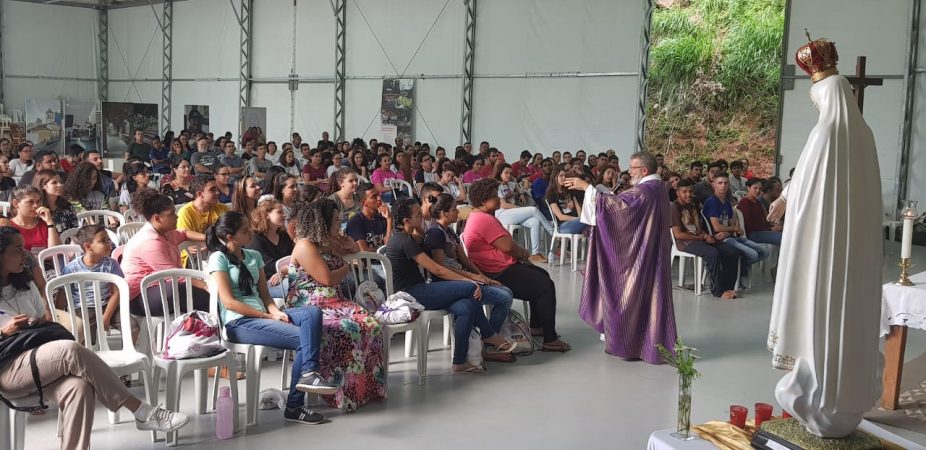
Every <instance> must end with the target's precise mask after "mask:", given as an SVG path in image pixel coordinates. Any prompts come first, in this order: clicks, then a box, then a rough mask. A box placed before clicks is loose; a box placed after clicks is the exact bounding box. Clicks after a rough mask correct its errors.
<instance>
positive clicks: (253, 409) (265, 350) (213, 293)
mask: <svg viewBox="0 0 926 450" xmlns="http://www.w3.org/2000/svg"><path fill="white" fill-rule="evenodd" d="M209 314H212V315H213V316H215V317H217V318H218V319H219V337H220V339H221V340H222V345H223V346H225V348H226V349H228V350H229V351H230V352H234V353H240V354H242V355H244V356H245V367H246V369H245V374H246V377H245V395H244V405H245V411H246V413H245V415H246V417H247V426H249V427H250V426H253V425H257V407H258V406H259V404H260V375H261V372H260V365H261V362H263V359H264V356H265V355H268V354H270V353H274V352H279V351H282V352H283V368H282V370H281V372H282V373H283V375H282V378H283V386H282V390H283V391H284V392H285V391H286V374H287V372H289V370H287V369H288V367H289V354H290V353H291V351H290V350H284V349H281V348H276V347H270V346H266V345H255V344H242V343H238V342H231V341H229V340H228V336H227V335H226V333H225V323H224V322H223V321H222V314H221V313H220V311H219V295H218V288H217V287H216V285H215V282H214V280H212V277H210V279H209ZM232 373H233V372H232V371H231V369H229V378H231V377H232V376H234V375H231V374H232ZM217 375H218V374H217ZM219 378H220V377H219V376H216V377H215V381H214V382H213V389H212V404H213V406H214V405H215V402H216V397H217V396H218V393H219V383H218V380H219Z"/></svg>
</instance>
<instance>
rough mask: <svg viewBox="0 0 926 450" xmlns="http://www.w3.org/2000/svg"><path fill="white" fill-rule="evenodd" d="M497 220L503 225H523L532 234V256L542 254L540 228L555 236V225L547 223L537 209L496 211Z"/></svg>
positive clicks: (530, 207) (527, 207) (528, 207)
mask: <svg viewBox="0 0 926 450" xmlns="http://www.w3.org/2000/svg"><path fill="white" fill-rule="evenodd" d="M495 218H497V219H498V221H499V222H501V223H502V225H521V226H522V227H525V228H527V229H528V230H530V232H531V248H530V251H531V254H532V255H539V254H541V253H540V252H541V246H542V245H541V244H542V243H543V241H542V240H541V238H540V228H541V227H543V228H544V229H545V230H547V233H550V234H551V235H552V234H553V225H551V224H550V222H548V221H547V219H546V218H545V217H543V214H541V213H540V210H538V209H537V208H536V207H533V206H525V207H522V208H511V209H499V210H497V211H495Z"/></svg>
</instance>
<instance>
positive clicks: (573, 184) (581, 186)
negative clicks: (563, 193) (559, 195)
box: [563, 178, 588, 191]
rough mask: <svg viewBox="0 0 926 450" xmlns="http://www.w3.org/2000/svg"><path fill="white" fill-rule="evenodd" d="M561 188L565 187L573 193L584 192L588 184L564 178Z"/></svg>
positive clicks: (575, 179)
mask: <svg viewBox="0 0 926 450" xmlns="http://www.w3.org/2000/svg"><path fill="white" fill-rule="evenodd" d="M563 186H566V187H567V188H569V189H572V190H574V191H584V190H585V188H587V187H588V183H587V182H586V181H585V180H583V179H581V178H566V181H565V182H564V183H563Z"/></svg>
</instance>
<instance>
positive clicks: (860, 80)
mask: <svg viewBox="0 0 926 450" xmlns="http://www.w3.org/2000/svg"><path fill="white" fill-rule="evenodd" d="M866 59H867V58H866V57H864V56H859V57H858V59H857V60H856V61H857V62H856V63H855V76H851V77H846V79H847V80H849V83H851V84H852V91H854V92H855V99H856V100H858V110H859V111H864V108H865V88H866V87H868V86H881V85H883V84H884V78H871V77H867V76H865V61H866Z"/></svg>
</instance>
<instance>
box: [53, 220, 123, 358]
mask: <svg viewBox="0 0 926 450" xmlns="http://www.w3.org/2000/svg"><path fill="white" fill-rule="evenodd" d="M74 240H75V241H76V242H77V245H80V248H81V249H82V250H83V252H84V253H83V254H82V255H78V256H77V257H76V258H74V260H73V261H71V262H69V263H68V264H67V265H65V266H64V269H63V270H62V275H68V274H72V273H81V272H96V273H111V274H114V275H118V276H120V277H123V278H124V277H125V275H124V274H123V273H122V268H121V267H119V263H118V262H116V260H115V259H113V258H111V257H110V254H111V253H112V251H113V244H112V241H111V240H110V239H109V233H107V231H106V227H105V226H103V225H102V224H92V225H84V226H83V227H82V228H81V229H80V230H78V231H77V234H76V235H75V236H74ZM81 287H82V288H83V289H84V293H83V294H84V295H83V297H81V296H80V294H79V292H78V287H77V284H72V285H71V289H72V295H73V298H74V302H75V304H74V305H73V306H72V308H74V312H75V314H76V315H77V316H78V317H80V316H81V308H80V304H79V303H78V302H80V301H83V302H84V303H85V304H86V305H87V312H88V313H89V314H90V315H91V317H89V318H88V322H90V326H91V327H93V328H96V326H97V323H98V322H102V324H103V329H104V330H106V331H109V329H110V328H115V329H117V330H120V331H122V323H121V322H120V320H119V314H118V312H119V301H120V298H119V290H118V289H113V286H112V285H111V284H109V283H100V299H99V301H100V302H102V305H101V308H102V310H103V318H102V320H98V319H97V317H96V315H95V314H94V309H93V307H94V305H95V304H96V302H97V301H98V299H96V298H95V296H94V293H93V284H92V283H81ZM126 301H128V299H126ZM126 307H128V306H126ZM131 323H132V341H133V342H136V341H138V322H137V321H136V320H135V319H134V318H133V319H131ZM78 328H82V327H78ZM75 334H77V335H78V339H80V338H81V336H82V332H81V331H80V330H79V329H78V331H77V333H75ZM95 334H96V333H95V331H94V332H93V333H91V335H95Z"/></svg>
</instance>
